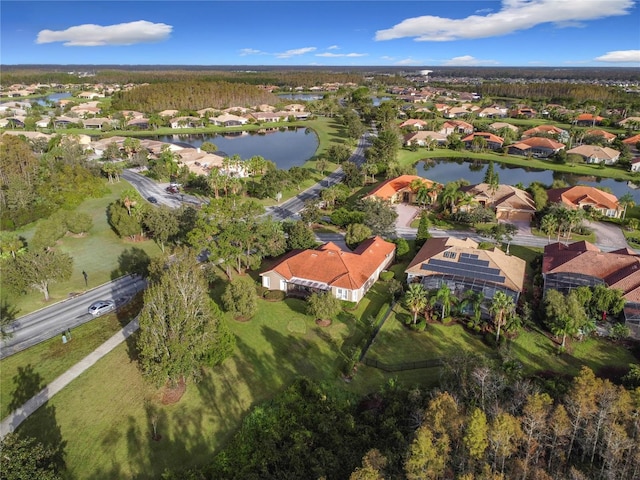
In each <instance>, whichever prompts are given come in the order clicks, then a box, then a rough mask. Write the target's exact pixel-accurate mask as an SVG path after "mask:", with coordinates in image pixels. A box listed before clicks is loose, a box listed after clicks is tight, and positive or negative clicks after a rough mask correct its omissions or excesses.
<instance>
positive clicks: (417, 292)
mask: <svg viewBox="0 0 640 480" xmlns="http://www.w3.org/2000/svg"><path fill="white" fill-rule="evenodd" d="M428 303H429V301H428V298H427V291H426V290H425V289H424V287H423V286H422V284H421V283H412V284H411V285H409V289H408V290H407V291H406V292H405V294H404V304H405V306H406V307H407V308H408V309H409V311H410V312H411V313H412V314H413V324H414V325H415V324H416V322H417V320H418V313H420V312H421V311H422V310H424V309H425V308H426V307H427V304H428Z"/></svg>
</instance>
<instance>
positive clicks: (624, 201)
mask: <svg viewBox="0 0 640 480" xmlns="http://www.w3.org/2000/svg"><path fill="white" fill-rule="evenodd" d="M618 203H619V204H620V205H621V206H623V207H624V211H623V212H622V220H624V219H625V218H626V217H627V208H633V207H635V206H636V202H635V201H634V200H633V195H631V194H630V193H629V192H627V193H625V194H624V195H622V196H621V197H620V198H619V199H618Z"/></svg>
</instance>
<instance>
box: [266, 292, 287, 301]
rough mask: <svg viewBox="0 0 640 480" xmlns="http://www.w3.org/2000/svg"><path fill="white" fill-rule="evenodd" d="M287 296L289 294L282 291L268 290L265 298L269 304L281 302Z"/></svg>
mask: <svg viewBox="0 0 640 480" xmlns="http://www.w3.org/2000/svg"><path fill="white" fill-rule="evenodd" d="M286 296H287V294H286V293H285V292H283V291H282V290H268V291H267V292H266V293H265V294H264V295H263V298H264V299H265V300H267V301H269V302H281V301H282V300H284V299H285V297H286Z"/></svg>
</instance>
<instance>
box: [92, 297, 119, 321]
mask: <svg viewBox="0 0 640 480" xmlns="http://www.w3.org/2000/svg"><path fill="white" fill-rule="evenodd" d="M115 309H116V303H115V302H114V301H113V300H98V301H97V302H94V303H92V304H91V306H90V307H89V313H90V314H91V315H93V316H94V317H98V316H100V315H102V314H104V313H107V312H112V311H113V310H115Z"/></svg>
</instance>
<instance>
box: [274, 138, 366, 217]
mask: <svg viewBox="0 0 640 480" xmlns="http://www.w3.org/2000/svg"><path fill="white" fill-rule="evenodd" d="M369 145H370V143H369V135H368V134H364V135H363V136H362V137H360V141H359V142H358V146H357V147H356V150H355V152H353V154H352V155H351V157H349V160H350V161H352V162H354V163H355V164H357V165H362V163H363V162H364V161H365V157H364V151H365V149H366V148H367V147H368V146H369ZM343 178H344V172H343V171H342V168H341V167H338V168H337V169H336V170H334V171H333V172H332V173H331V174H330V175H328V176H326V177H325V178H324V179H322V180H321V181H320V182H318V183H316V184H315V185H313V186H311V187H309V188H307V189H306V190H305V191H304V192H302V193H299V194H298V195H296V196H295V197H293V198H290V199H289V200H287V201H285V202H283V203H281V204H279V205H276V206H275V207H269V208H267V215H271V217H272V218H273V219H274V220H276V221H282V220H286V219H288V218H290V217H292V216H294V215H296V214H298V213H300V211H301V210H302V209H303V208H304V204H305V202H306V201H307V200H311V199H314V198H319V197H320V193H321V192H322V190H323V189H325V188H327V187H330V186H332V185H335V184H337V183H340V182H341V181H342V179H343Z"/></svg>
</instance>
